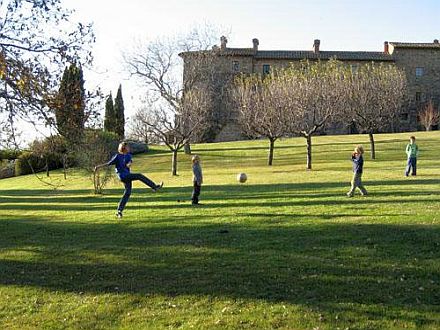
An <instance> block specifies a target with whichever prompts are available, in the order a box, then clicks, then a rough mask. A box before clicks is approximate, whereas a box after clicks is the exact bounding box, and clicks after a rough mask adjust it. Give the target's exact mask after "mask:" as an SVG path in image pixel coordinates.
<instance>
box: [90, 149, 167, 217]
mask: <svg viewBox="0 0 440 330" xmlns="http://www.w3.org/2000/svg"><path fill="white" fill-rule="evenodd" d="M132 162H133V161H132V158H131V154H130V146H129V145H128V143H127V142H121V143H120V144H119V147H118V153H117V154H116V155H114V156H113V157H112V159H110V160H109V161H108V162H107V163H105V164H101V165H97V166H95V171H97V170H99V169H100V168H101V167H106V166H111V165H115V171H116V174H117V175H118V177H119V180H121V182H122V183H123V184H124V187H125V190H124V195H122V198H121V200H120V201H119V204H118V210H117V212H116V216H117V217H118V218H122V212H123V211H124V208H125V205H126V204H127V202H128V199H129V198H130V195H131V189H132V182H133V181H136V180H139V181H141V182H143V183H144V184H146V185H147V186H148V187H150V188H151V189H153V191H157V190H159V189H160V188H162V186H163V182H160V183H159V184H155V183H154V182H153V181H151V180H150V179H149V178H147V177H146V176H145V175H143V174H141V173H131V172H130V167H131V164H132Z"/></svg>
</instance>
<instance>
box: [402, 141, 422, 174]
mask: <svg viewBox="0 0 440 330" xmlns="http://www.w3.org/2000/svg"><path fill="white" fill-rule="evenodd" d="M406 155H407V156H408V161H407V164H406V169H405V176H408V175H409V172H410V171H411V169H412V173H411V175H414V176H415V175H417V157H418V156H419V147H418V146H417V144H416V137H415V136H411V137H410V138H409V143H408V145H407V146H406Z"/></svg>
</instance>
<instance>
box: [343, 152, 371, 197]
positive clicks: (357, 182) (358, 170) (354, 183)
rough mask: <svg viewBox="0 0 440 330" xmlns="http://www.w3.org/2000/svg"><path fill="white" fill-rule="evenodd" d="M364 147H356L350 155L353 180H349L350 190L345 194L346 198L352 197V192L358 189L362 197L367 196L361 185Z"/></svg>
mask: <svg viewBox="0 0 440 330" xmlns="http://www.w3.org/2000/svg"><path fill="white" fill-rule="evenodd" d="M363 154H364V147H362V146H361V145H358V146H357V147H356V148H354V151H353V153H352V154H351V162H352V163H353V178H352V180H351V189H350V191H349V192H348V193H347V196H348V197H353V195H354V191H355V190H356V188H358V189H359V190H360V191H361V194H362V196H366V195H367V190H366V189H365V187H364V185H363V184H362V173H363V171H364V157H362V155H363Z"/></svg>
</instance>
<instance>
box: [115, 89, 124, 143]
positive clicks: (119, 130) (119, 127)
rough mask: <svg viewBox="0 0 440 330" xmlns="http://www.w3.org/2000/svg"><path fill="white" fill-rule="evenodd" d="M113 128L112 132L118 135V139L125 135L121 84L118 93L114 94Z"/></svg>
mask: <svg viewBox="0 0 440 330" xmlns="http://www.w3.org/2000/svg"><path fill="white" fill-rule="evenodd" d="M114 111H115V130H114V132H115V133H116V134H117V135H118V136H119V138H120V139H123V138H124V135H125V130H124V127H125V115H124V100H123V99H122V86H121V85H119V88H118V93H117V94H116V98H115V104H114Z"/></svg>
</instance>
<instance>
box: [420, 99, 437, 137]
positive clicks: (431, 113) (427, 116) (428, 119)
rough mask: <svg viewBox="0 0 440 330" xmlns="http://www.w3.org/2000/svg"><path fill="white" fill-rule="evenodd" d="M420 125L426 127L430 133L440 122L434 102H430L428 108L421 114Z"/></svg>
mask: <svg viewBox="0 0 440 330" xmlns="http://www.w3.org/2000/svg"><path fill="white" fill-rule="evenodd" d="M419 119H420V124H422V125H423V127H425V129H426V131H430V130H431V128H432V126H434V125H437V124H438V123H439V121H440V114H439V112H438V110H436V109H435V107H434V104H433V103H432V100H430V101H429V102H428V104H427V105H426V107H425V108H424V109H423V110H422V111H420V113H419Z"/></svg>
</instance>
